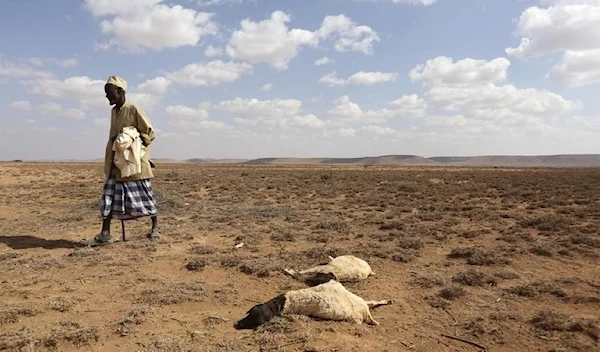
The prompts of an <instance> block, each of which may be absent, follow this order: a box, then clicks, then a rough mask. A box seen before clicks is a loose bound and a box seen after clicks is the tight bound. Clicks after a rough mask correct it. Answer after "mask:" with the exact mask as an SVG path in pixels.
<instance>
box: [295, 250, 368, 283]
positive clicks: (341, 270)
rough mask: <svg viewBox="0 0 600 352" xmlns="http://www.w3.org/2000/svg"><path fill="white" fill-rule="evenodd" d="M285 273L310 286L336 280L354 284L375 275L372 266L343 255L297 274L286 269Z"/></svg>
mask: <svg viewBox="0 0 600 352" xmlns="http://www.w3.org/2000/svg"><path fill="white" fill-rule="evenodd" d="M284 272H285V273H286V274H288V275H290V276H292V277H294V278H296V279H297V280H300V281H304V282H306V283H308V284H309V285H316V284H320V283H324V282H327V281H329V280H332V279H333V280H336V281H339V282H352V281H360V280H364V279H366V278H367V277H369V275H375V273H374V272H373V271H372V270H371V266H370V265H369V263H367V262H366V261H364V260H362V259H360V258H357V257H355V256H353V255H342V256H339V257H336V258H333V257H331V256H329V263H327V264H324V265H317V266H315V267H312V268H309V269H306V270H300V271H298V272H296V271H295V270H292V269H284Z"/></svg>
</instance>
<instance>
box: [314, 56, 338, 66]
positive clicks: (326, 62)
mask: <svg viewBox="0 0 600 352" xmlns="http://www.w3.org/2000/svg"><path fill="white" fill-rule="evenodd" d="M333 62H334V61H333V59H330V58H328V57H327V56H324V57H322V58H320V59H317V60H316V61H315V66H323V65H329V64H332V63H333Z"/></svg>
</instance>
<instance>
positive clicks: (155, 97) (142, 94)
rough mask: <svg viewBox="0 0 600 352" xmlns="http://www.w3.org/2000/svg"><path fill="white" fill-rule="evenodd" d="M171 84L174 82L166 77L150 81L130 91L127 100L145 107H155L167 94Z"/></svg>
mask: <svg viewBox="0 0 600 352" xmlns="http://www.w3.org/2000/svg"><path fill="white" fill-rule="evenodd" d="M171 84H172V82H171V81H170V80H169V79H167V78H165V77H156V78H153V79H149V80H147V81H145V82H143V83H140V84H139V85H138V86H137V87H135V88H133V89H130V91H129V92H128V93H127V94H128V95H127V99H128V100H130V101H133V102H135V103H136V104H140V105H141V106H143V107H153V106H154V105H156V104H157V103H158V102H159V101H160V100H161V99H162V97H163V95H165V94H166V93H167V90H168V89H169V87H171Z"/></svg>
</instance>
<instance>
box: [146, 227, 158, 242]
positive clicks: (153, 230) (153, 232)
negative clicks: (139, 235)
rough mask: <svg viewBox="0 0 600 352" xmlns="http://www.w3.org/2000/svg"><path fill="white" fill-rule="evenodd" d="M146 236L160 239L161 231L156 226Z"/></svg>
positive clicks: (152, 239) (151, 238)
mask: <svg viewBox="0 0 600 352" xmlns="http://www.w3.org/2000/svg"><path fill="white" fill-rule="evenodd" d="M146 237H147V238H148V239H149V240H151V241H154V240H158V239H159V238H160V231H159V230H158V229H157V228H154V229H152V230H151V231H150V232H149V233H147V234H146Z"/></svg>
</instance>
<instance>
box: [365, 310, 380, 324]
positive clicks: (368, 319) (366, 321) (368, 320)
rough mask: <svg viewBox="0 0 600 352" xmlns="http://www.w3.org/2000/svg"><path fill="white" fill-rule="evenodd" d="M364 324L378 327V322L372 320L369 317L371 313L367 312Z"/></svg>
mask: <svg viewBox="0 0 600 352" xmlns="http://www.w3.org/2000/svg"><path fill="white" fill-rule="evenodd" d="M365 323H367V324H369V325H375V326H377V325H379V322H378V321H377V320H375V319H373V317H372V316H371V312H370V311H367V316H366V317H365Z"/></svg>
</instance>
